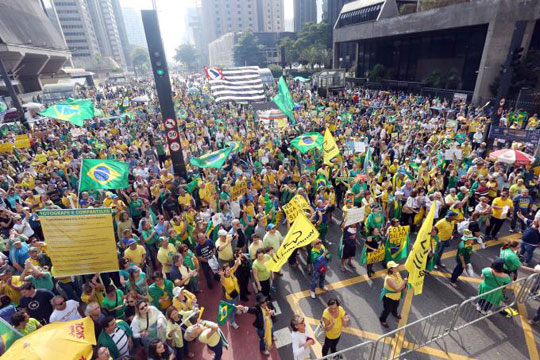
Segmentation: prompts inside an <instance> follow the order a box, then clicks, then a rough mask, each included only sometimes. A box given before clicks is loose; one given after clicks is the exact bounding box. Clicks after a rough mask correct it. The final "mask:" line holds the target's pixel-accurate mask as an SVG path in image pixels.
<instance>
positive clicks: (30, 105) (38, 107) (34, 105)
mask: <svg viewBox="0 0 540 360" xmlns="http://www.w3.org/2000/svg"><path fill="white" fill-rule="evenodd" d="M43 107H44V105H43V104H40V103H35V102H29V103H26V104H24V105H23V108H27V109H28V110H41V109H43Z"/></svg>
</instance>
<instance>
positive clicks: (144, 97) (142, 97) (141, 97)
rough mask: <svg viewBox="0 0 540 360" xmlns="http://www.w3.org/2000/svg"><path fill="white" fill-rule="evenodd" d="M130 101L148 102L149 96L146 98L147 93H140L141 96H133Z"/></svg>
mask: <svg viewBox="0 0 540 360" xmlns="http://www.w3.org/2000/svg"><path fill="white" fill-rule="evenodd" d="M131 101H134V102H149V101H150V98H148V96H147V95H141V96H136V97H134V98H133V99H131Z"/></svg>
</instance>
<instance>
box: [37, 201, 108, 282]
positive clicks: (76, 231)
mask: <svg viewBox="0 0 540 360" xmlns="http://www.w3.org/2000/svg"><path fill="white" fill-rule="evenodd" d="M38 216H39V220H40V223H41V226H42V228H43V235H44V236H45V241H46V243H47V247H48V254H49V256H50V257H51V260H52V263H53V264H54V270H55V274H56V276H74V275H85V274H96V273H100V272H109V271H118V258H117V255H116V242H115V239H114V229H113V218H112V209H110V208H102V209H65V210H64V209H62V210H41V211H38Z"/></svg>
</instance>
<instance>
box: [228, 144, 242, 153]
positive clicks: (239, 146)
mask: <svg viewBox="0 0 540 360" xmlns="http://www.w3.org/2000/svg"><path fill="white" fill-rule="evenodd" d="M225 145H227V146H228V147H230V148H232V150H233V151H235V152H238V151H241V150H242V142H241V141H227V142H226V143H225Z"/></svg>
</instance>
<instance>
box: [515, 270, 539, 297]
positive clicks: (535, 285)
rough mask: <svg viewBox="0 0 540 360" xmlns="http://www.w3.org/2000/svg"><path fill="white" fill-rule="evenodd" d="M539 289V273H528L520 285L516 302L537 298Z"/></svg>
mask: <svg viewBox="0 0 540 360" xmlns="http://www.w3.org/2000/svg"><path fill="white" fill-rule="evenodd" d="M539 290H540V274H537V273H535V274H532V275H530V276H529V277H528V278H527V279H526V281H525V283H524V284H523V286H522V287H521V291H520V292H519V294H518V296H517V302H518V303H520V304H523V303H526V302H527V301H529V300H533V299H536V300H538V299H539V298H540V294H539V293H538V291H539Z"/></svg>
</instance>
